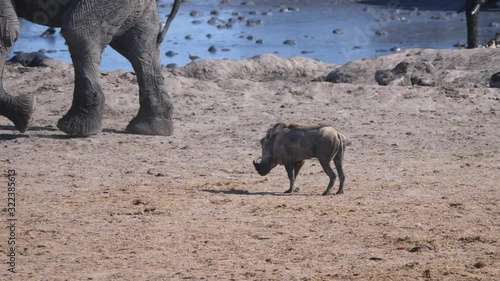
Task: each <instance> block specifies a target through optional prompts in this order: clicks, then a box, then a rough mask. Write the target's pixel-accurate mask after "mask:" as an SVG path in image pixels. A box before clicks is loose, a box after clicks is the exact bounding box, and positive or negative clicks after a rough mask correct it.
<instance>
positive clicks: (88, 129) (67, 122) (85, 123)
mask: <svg viewBox="0 0 500 281" xmlns="http://www.w3.org/2000/svg"><path fill="white" fill-rule="evenodd" d="M101 112H102V110H98V109H96V110H88V109H81V108H79V109H76V110H75V109H74V108H73V107H72V108H71V109H70V110H69V112H68V113H66V115H64V116H63V117H62V118H61V119H59V122H57V128H59V129H60V130H61V131H63V132H65V133H66V134H68V135H70V136H74V137H88V136H90V135H95V134H97V133H99V132H101V130H102V113H101Z"/></svg>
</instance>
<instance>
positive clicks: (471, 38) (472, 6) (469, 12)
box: [465, 0, 481, 49]
mask: <svg viewBox="0 0 500 281" xmlns="http://www.w3.org/2000/svg"><path fill="white" fill-rule="evenodd" d="M480 3H481V1H480V0H465V15H466V19H467V48H469V49H473V48H477V47H479V35H478V28H477V26H478V19H479V6H480V5H481V4H480Z"/></svg>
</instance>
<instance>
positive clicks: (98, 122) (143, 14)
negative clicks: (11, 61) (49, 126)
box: [0, 0, 181, 136]
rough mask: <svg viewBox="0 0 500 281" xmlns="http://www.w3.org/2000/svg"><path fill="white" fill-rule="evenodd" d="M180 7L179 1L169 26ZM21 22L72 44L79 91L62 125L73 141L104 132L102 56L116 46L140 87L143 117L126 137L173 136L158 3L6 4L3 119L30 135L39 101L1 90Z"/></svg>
mask: <svg viewBox="0 0 500 281" xmlns="http://www.w3.org/2000/svg"><path fill="white" fill-rule="evenodd" d="M180 2H181V0H175V1H174V4H173V8H172V14H171V16H170V17H169V21H171V20H172V19H173V16H175V12H174V11H177V9H178V7H179V5H180ZM18 17H22V18H25V19H27V20H29V21H32V22H35V23H38V24H42V25H46V26H50V27H61V33H62V35H63V37H64V39H65V40H66V42H67V44H68V48H69V51H70V53H71V58H72V60H73V66H74V69H75V89H74V93H73V103H72V106H71V108H70V109H69V111H68V112H67V113H66V114H65V115H64V116H63V117H62V118H61V119H60V120H59V122H58V123H57V126H58V128H59V129H61V130H62V131H64V132H65V133H67V134H69V135H72V136H89V135H93V134H96V133H98V132H100V131H101V130H102V117H103V110H104V101H105V98H104V94H103V93H102V90H101V86H100V82H99V76H100V70H99V67H100V63H101V55H102V52H103V50H104V48H105V47H106V46H107V45H110V46H111V47H112V48H113V49H115V50H116V51H118V52H119V53H120V54H122V55H123V56H124V57H125V58H127V59H128V60H129V61H130V62H131V64H132V67H133V68H134V71H135V73H136V75H137V81H138V84H139V104H140V108H139V112H138V113H137V115H136V116H135V117H134V118H133V119H132V121H130V123H129V124H128V126H127V128H126V131H127V132H129V133H134V134H144V135H171V134H172V132H173V124H172V111H173V105H172V101H171V100H170V96H169V95H168V93H167V92H166V90H165V88H164V78H163V76H162V74H161V65H160V49H159V43H160V42H161V40H162V38H163V36H161V35H164V32H163V33H162V32H161V30H160V23H159V16H158V4H157V1H156V0H136V1H130V0H112V1H111V0H109V1H102V0H49V1H38V0H0V115H3V116H5V117H7V118H8V119H10V120H11V121H12V122H13V123H14V125H15V126H16V128H17V129H18V130H19V131H20V132H24V131H26V130H27V129H28V126H29V123H30V121H31V119H32V118H33V112H34V109H35V104H36V102H35V98H34V97H33V96H32V95H21V96H11V95H9V94H7V93H6V92H5V90H4V88H3V85H2V84H1V81H2V79H3V69H4V65H5V59H6V56H7V54H8V51H9V49H10V47H11V46H12V44H14V42H15V41H16V40H17V37H18V36H19V21H18ZM168 24H169V22H167V26H168ZM165 31H166V30H165Z"/></svg>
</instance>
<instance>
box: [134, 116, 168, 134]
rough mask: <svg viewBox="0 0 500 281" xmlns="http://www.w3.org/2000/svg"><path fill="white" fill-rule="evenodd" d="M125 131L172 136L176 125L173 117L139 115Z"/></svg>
mask: <svg viewBox="0 0 500 281" xmlns="http://www.w3.org/2000/svg"><path fill="white" fill-rule="evenodd" d="M125 131H126V132H127V133H131V134H138V135H157V136H170V135H172V133H173V132H174V125H173V122H172V119H171V118H165V117H153V118H151V117H149V118H148V117H141V116H139V115H137V116H136V117H135V118H134V119H132V121H130V123H129V124H128V126H127V128H126V129H125Z"/></svg>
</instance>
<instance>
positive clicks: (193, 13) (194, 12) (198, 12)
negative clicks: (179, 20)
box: [189, 11, 205, 17]
mask: <svg viewBox="0 0 500 281" xmlns="http://www.w3.org/2000/svg"><path fill="white" fill-rule="evenodd" d="M204 14H205V13H203V12H202V11H191V13H189V15H190V16H192V17H202V16H203V15H204Z"/></svg>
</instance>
